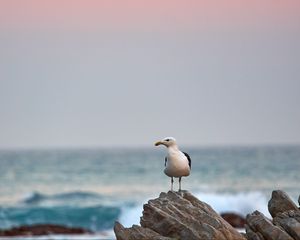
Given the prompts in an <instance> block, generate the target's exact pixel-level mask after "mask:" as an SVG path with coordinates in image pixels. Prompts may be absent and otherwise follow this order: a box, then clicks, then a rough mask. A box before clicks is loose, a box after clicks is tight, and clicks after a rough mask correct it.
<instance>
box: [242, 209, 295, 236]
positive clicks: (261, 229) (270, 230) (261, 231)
mask: <svg viewBox="0 0 300 240" xmlns="http://www.w3.org/2000/svg"><path fill="white" fill-rule="evenodd" d="M246 221H247V225H246V232H247V238H248V239H249V240H258V239H259V240H264V239H282V240H293V239H292V238H291V237H290V236H289V235H288V234H287V233H286V232H285V231H284V230H282V229H281V228H280V227H277V226H275V225H274V224H273V223H272V222H271V221H270V220H269V219H267V218H266V217H265V216H264V215H263V214H262V213H260V212H259V211H255V212H254V213H252V214H248V215H247V217H246Z"/></svg>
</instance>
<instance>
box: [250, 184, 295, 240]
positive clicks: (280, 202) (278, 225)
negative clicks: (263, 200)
mask: <svg viewBox="0 0 300 240" xmlns="http://www.w3.org/2000/svg"><path fill="white" fill-rule="evenodd" d="M268 208H269V212H270V214H271V215H272V216H273V221H271V220H269V219H267V218H266V217H265V216H264V215H263V214H262V213H260V212H258V211H255V212H254V213H252V214H248V215H247V218H246V222H247V224H246V233H247V238H248V239H249V240H265V239H267V240H269V239H270V240H273V239H274V240H281V239H282V240H286V239H287V240H288V239H295V240H300V210H299V208H298V207H297V206H296V204H295V203H294V202H293V201H292V200H291V199H290V197H289V196H288V195H287V194H286V193H285V192H283V191H280V190H276V191H273V192H272V197H271V199H270V201H269V203H268Z"/></svg>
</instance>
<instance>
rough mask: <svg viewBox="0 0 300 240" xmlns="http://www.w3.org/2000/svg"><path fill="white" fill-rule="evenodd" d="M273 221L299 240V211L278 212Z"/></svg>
mask: <svg viewBox="0 0 300 240" xmlns="http://www.w3.org/2000/svg"><path fill="white" fill-rule="evenodd" d="M273 223H274V224H275V225H277V226H280V227H282V228H283V229H284V230H285V231H286V232H287V233H288V234H289V235H290V236H292V237H293V238H294V239H296V240H300V211H293V210H290V211H287V212H284V213H279V214H277V215H276V217H275V218H274V219H273Z"/></svg>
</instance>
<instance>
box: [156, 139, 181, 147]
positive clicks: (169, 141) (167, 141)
mask: <svg viewBox="0 0 300 240" xmlns="http://www.w3.org/2000/svg"><path fill="white" fill-rule="evenodd" d="M154 145H155V146H159V145H165V146H166V147H170V146H173V145H176V139H175V138H173V137H166V138H164V139H163V140H160V141H158V142H156V143H155V144H154Z"/></svg>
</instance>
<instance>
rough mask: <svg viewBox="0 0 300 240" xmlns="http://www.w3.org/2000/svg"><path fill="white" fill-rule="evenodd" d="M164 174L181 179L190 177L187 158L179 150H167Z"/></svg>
mask: <svg viewBox="0 0 300 240" xmlns="http://www.w3.org/2000/svg"><path fill="white" fill-rule="evenodd" d="M164 172H165V174H166V175H167V176H169V177H183V176H188V175H190V167H189V161H188V159H187V157H186V156H185V155H184V154H183V153H182V152H181V151H179V150H173V149H169V151H168V156H167V165H166V168H165V170H164Z"/></svg>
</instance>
